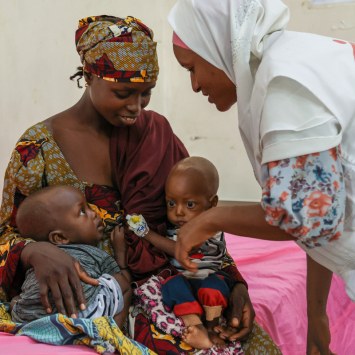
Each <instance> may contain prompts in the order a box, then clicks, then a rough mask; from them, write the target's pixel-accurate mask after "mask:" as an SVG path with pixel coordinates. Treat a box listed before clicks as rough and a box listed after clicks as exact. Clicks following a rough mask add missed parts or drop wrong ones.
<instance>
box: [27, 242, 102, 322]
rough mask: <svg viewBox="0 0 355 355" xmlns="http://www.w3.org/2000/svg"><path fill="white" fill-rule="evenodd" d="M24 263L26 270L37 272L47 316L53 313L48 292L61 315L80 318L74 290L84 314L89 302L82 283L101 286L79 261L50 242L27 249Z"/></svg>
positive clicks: (37, 243)
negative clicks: (31, 269) (32, 269)
mask: <svg viewBox="0 0 355 355" xmlns="http://www.w3.org/2000/svg"><path fill="white" fill-rule="evenodd" d="M21 262H22V266H23V267H24V269H29V268H31V267H33V268H34V271H35V275H36V279H37V281H38V285H39V289H40V294H41V300H42V304H43V307H44V309H45V310H46V312H47V313H51V312H52V307H51V304H50V302H49V299H48V292H49V291H51V292H52V297H53V300H54V303H55V305H56V307H57V310H58V312H59V313H62V314H64V315H69V316H70V317H71V318H77V310H76V307H75V302H74V297H73V291H72V290H74V292H75V295H76V298H77V300H78V303H79V307H80V309H81V310H82V311H83V310H85V308H86V301H85V296H84V292H83V287H82V285H81V281H83V282H86V283H88V284H90V285H94V286H97V285H98V284H99V282H98V281H97V280H95V279H93V278H91V277H90V276H89V275H88V274H87V273H86V272H85V270H84V269H83V268H82V267H81V266H80V264H79V262H78V260H76V259H74V258H73V257H72V256H70V255H69V254H68V253H66V252H65V251H63V250H60V249H59V248H58V247H56V246H55V245H53V244H51V243H48V242H36V243H29V244H28V245H26V247H25V248H24V249H23V251H22V253H21ZM80 280H81V281H80ZM63 301H64V302H63ZM64 304H65V307H64Z"/></svg>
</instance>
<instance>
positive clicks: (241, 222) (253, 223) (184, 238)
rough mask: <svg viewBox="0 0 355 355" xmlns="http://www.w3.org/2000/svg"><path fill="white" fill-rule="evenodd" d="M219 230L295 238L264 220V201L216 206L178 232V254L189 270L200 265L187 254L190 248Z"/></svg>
mask: <svg viewBox="0 0 355 355" xmlns="http://www.w3.org/2000/svg"><path fill="white" fill-rule="evenodd" d="M218 231H223V232H226V233H230V234H234V235H239V236H247V237H249V238H257V239H265V240H274V241H285V240H294V239H295V238H294V237H292V236H291V235H289V234H287V233H286V232H285V231H283V230H281V229H280V228H275V227H273V226H271V225H269V224H268V223H267V222H266V221H265V211H264V210H263V208H262V207H261V205H246V206H225V207H215V208H211V209H210V210H208V211H206V212H204V213H202V214H201V215H199V216H198V217H196V218H194V219H193V220H192V221H190V222H189V223H187V224H185V225H184V226H183V227H182V228H181V229H180V230H179V232H178V239H177V243H176V252H175V257H176V259H177V260H178V261H179V262H180V264H181V265H182V266H183V267H184V268H186V269H187V270H189V271H192V272H197V266H196V264H195V263H194V262H192V261H191V260H190V259H189V257H188V255H189V252H190V250H191V249H193V248H195V247H197V246H199V245H201V243H203V242H204V241H205V240H206V239H209V238H212V237H213V236H214V235H215V234H216V233H217V232H218Z"/></svg>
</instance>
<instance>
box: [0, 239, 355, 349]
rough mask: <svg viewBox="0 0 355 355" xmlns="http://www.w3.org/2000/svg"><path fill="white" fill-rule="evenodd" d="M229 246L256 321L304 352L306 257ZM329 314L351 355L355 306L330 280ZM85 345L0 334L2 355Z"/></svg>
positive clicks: (257, 243) (246, 243)
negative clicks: (242, 278)
mask: <svg viewBox="0 0 355 355" xmlns="http://www.w3.org/2000/svg"><path fill="white" fill-rule="evenodd" d="M226 238H227V246H228V250H229V252H230V254H231V255H232V257H233V258H234V259H235V261H236V263H237V265H238V268H239V270H240V271H241V272H242V274H243V276H244V277H245V278H246V280H247V281H248V283H249V292H250V295H251V299H252V302H253V305H254V308H255V311H256V315H257V318H256V320H257V321H258V322H259V323H260V324H261V326H262V327H263V328H264V329H265V330H266V331H267V332H268V334H269V335H270V336H271V337H272V338H273V339H274V341H275V342H276V343H277V345H279V347H280V349H281V350H282V352H283V354H284V355H305V354H306V332H307V318H306V257H305V253H304V252H303V251H302V250H301V249H300V248H299V247H298V246H297V245H296V244H295V243H293V242H280V243H276V242H267V241H261V240H252V239H249V238H243V237H236V236H232V235H227V236H226ZM328 315H329V321H330V329H331V334H332V343H331V348H332V350H333V351H334V352H335V353H336V354H338V355H352V354H355V326H354V325H355V304H354V303H352V302H351V301H350V299H349V298H348V297H347V295H346V293H345V287H344V283H343V281H342V280H341V279H340V278H339V277H337V276H334V278H333V282H332V287H331V291H330V296H329V304H328ZM95 353H96V352H95V351H94V350H93V349H89V348H87V347H85V346H52V345H45V344H40V343H37V342H35V341H33V340H32V339H30V338H28V337H25V336H23V337H17V338H16V341H14V339H13V335H9V334H4V333H0V354H1V355H10V354H11V355H20V354H21V355H22V354H31V355H32V354H36V355H37V354H38V355H51V354H66V355H92V354H95Z"/></svg>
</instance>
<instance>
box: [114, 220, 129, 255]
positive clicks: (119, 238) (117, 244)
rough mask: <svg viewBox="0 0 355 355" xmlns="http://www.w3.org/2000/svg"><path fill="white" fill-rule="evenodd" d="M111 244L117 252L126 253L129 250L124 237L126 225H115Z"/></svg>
mask: <svg viewBox="0 0 355 355" xmlns="http://www.w3.org/2000/svg"><path fill="white" fill-rule="evenodd" d="M111 244H112V248H113V250H114V252H115V254H116V253H125V252H126V251H127V242H126V239H125V237H124V227H122V226H116V227H115V229H114V230H113V231H112V233H111Z"/></svg>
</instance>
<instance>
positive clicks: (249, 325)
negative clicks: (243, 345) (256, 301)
mask: <svg viewBox="0 0 355 355" xmlns="http://www.w3.org/2000/svg"><path fill="white" fill-rule="evenodd" d="M225 314H226V316H227V324H228V325H227V327H222V326H218V327H215V328H214V331H215V332H216V333H218V334H219V337H220V338H222V339H228V340H230V341H234V340H241V341H246V340H247V339H248V337H249V335H250V334H251V332H252V330H253V322H254V318H255V311H254V308H253V305H252V304H251V301H250V297H249V293H248V290H247V288H246V286H245V285H244V284H242V283H238V284H236V285H235V286H234V287H233V290H232V292H231V294H230V296H229V301H228V308H227V310H226V312H225Z"/></svg>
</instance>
